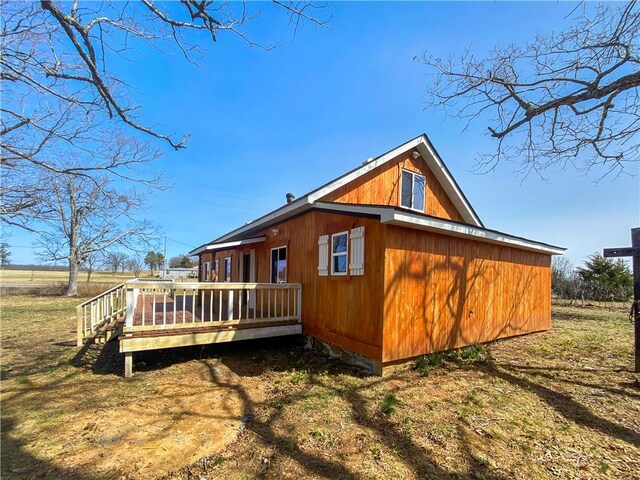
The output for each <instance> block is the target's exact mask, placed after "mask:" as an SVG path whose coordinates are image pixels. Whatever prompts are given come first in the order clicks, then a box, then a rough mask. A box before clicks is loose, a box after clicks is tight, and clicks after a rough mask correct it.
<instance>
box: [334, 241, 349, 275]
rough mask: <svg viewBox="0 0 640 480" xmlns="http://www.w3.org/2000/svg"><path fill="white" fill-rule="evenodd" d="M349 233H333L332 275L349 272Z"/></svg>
mask: <svg viewBox="0 0 640 480" xmlns="http://www.w3.org/2000/svg"><path fill="white" fill-rule="evenodd" d="M348 242H349V234H348V233H347V232H340V233H334V234H333V235H331V275H346V274H347V253H348V252H347V250H348V247H347V244H348Z"/></svg>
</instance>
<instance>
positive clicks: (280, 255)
mask: <svg viewBox="0 0 640 480" xmlns="http://www.w3.org/2000/svg"><path fill="white" fill-rule="evenodd" d="M286 281H287V247H278V248H272V249H271V283H284V282H286Z"/></svg>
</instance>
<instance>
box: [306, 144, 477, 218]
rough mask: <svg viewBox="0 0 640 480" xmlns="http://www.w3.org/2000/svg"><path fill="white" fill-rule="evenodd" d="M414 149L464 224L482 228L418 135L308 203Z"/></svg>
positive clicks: (311, 197) (435, 157)
mask: <svg viewBox="0 0 640 480" xmlns="http://www.w3.org/2000/svg"><path fill="white" fill-rule="evenodd" d="M414 148H415V149H417V150H418V152H419V153H420V156H421V157H422V159H423V160H424V161H425V162H426V164H427V166H428V167H429V169H430V170H431V171H432V172H433V174H434V175H435V177H436V178H437V179H438V182H440V184H441V185H442V187H443V188H444V190H445V192H446V193H447V195H448V196H449V198H450V199H451V201H452V202H453V204H454V205H455V206H456V208H457V209H458V211H459V212H460V214H461V215H462V217H463V218H464V220H465V222H468V223H471V224H473V225H476V226H478V227H482V226H483V225H482V222H481V221H480V219H479V218H478V216H477V215H476V214H475V212H474V211H473V209H472V208H471V206H470V205H469V202H467V200H466V199H465V196H464V195H463V193H462V191H460V188H459V187H458V186H457V184H456V182H455V180H454V179H453V178H452V177H451V174H450V173H449V171H448V170H447V168H446V167H445V166H444V162H443V161H442V159H441V158H440V157H439V156H438V154H437V153H436V152H435V151H434V150H433V149H432V148H431V145H430V144H429V141H428V140H427V138H426V137H425V136H424V135H420V136H419V137H416V138H414V139H413V140H410V141H408V142H407V143H404V144H402V145H400V146H399V147H397V148H394V149H393V150H391V151H390V152H387V153H385V154H384V155H382V156H380V157H378V158H376V159H375V160H372V161H370V162H368V163H366V164H364V165H363V166H362V167H360V168H358V169H357V170H354V171H353V172H351V173H349V174H347V175H345V176H343V177H340V178H338V179H337V180H335V181H334V182H331V183H330V184H329V185H327V186H325V187H323V188H320V189H318V190H316V191H315V192H312V193H310V194H309V195H308V197H309V202H311V203H313V202H315V201H317V200H319V199H321V198H322V197H324V196H325V195H328V194H330V193H331V192H333V191H334V190H337V189H338V188H340V187H342V186H343V185H346V184H347V183H349V182H352V181H353V180H355V179H357V178H359V177H361V176H362V175H364V174H366V173H368V172H370V171H371V170H373V169H375V168H377V167H379V166H381V165H384V164H385V163H387V162H388V161H390V160H392V159H394V158H396V157H397V156H399V155H401V154H402V153H404V152H406V151H408V150H412V149H414Z"/></svg>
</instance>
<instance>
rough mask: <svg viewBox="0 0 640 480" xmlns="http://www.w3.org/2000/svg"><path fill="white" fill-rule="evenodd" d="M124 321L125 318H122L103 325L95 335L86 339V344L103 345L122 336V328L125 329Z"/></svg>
mask: <svg viewBox="0 0 640 480" xmlns="http://www.w3.org/2000/svg"><path fill="white" fill-rule="evenodd" d="M124 319H125V317H121V318H119V319H117V320H114V321H112V322H110V323H107V324H105V325H103V326H102V327H100V328H99V329H98V331H97V332H96V333H94V334H93V335H90V336H87V337H85V342H93V343H97V344H100V345H101V344H104V343H107V342H108V341H109V340H111V339H112V338H115V337H117V336H119V335H121V334H122V328H123V327H124Z"/></svg>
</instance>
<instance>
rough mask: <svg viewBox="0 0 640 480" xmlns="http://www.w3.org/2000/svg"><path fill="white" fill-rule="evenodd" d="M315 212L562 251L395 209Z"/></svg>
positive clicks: (333, 207)
mask: <svg viewBox="0 0 640 480" xmlns="http://www.w3.org/2000/svg"><path fill="white" fill-rule="evenodd" d="M316 207H317V208H321V209H323V210H329V211H334V212H343V213H355V214H361V215H368V216H376V217H379V218H380V223H385V224H389V225H398V226H401V227H406V228H413V229H417V230H427V231H432V232H435V233H440V234H445V235H451V236H456V237H465V238H472V239H475V240H480V241H483V242H488V243H496V244H500V245H508V246H510V247H516V248H521V249H523V250H530V251H534V252H541V253H546V254H548V255H562V254H563V253H564V251H565V250H566V249H565V248H562V247H556V246H554V245H548V244H546V243H542V242H537V241H535V240H528V239H526V238H521V237H516V236H514V235H509V234H507V233H502V232H497V231H495V230H487V229H486V228H482V227H474V226H473V225H465V224H461V223H458V222H453V221H450V220H445V219H440V218H434V217H427V216H425V215H422V214H419V213H411V212H405V211H399V210H397V209H396V208H395V207H384V206H380V207H378V206H373V205H354V204H345V203H342V204H341V203H330V202H317V203H316Z"/></svg>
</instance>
